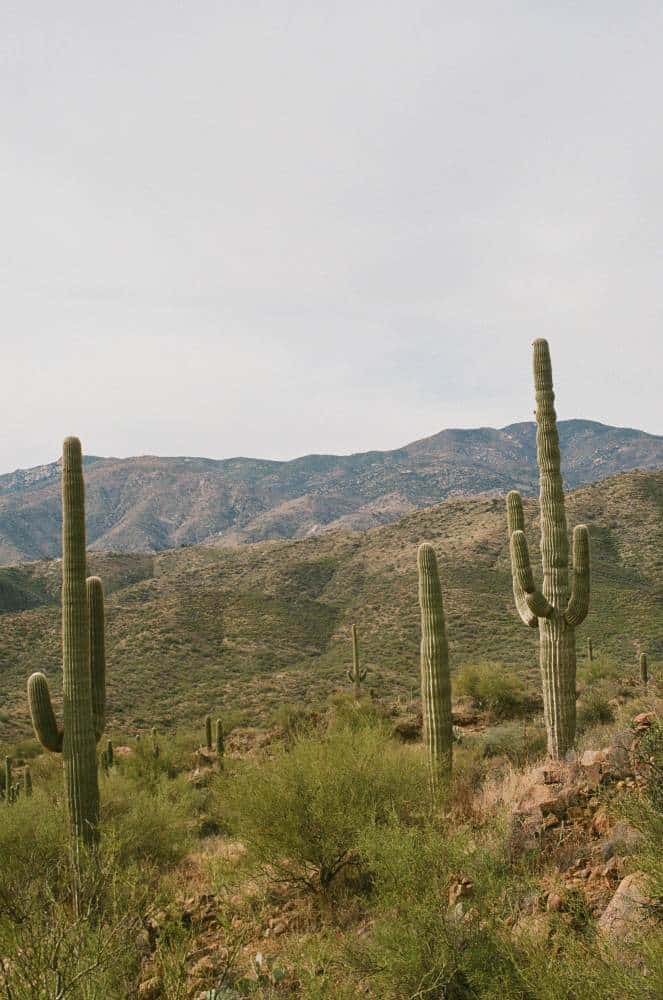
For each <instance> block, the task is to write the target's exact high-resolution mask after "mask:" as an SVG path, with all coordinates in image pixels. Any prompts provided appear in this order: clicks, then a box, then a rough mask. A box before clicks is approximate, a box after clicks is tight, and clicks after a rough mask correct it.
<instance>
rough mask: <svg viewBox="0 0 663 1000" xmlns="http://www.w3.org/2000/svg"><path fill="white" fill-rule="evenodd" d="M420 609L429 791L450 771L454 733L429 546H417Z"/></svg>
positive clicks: (436, 580) (441, 621)
mask: <svg viewBox="0 0 663 1000" xmlns="http://www.w3.org/2000/svg"><path fill="white" fill-rule="evenodd" d="M417 565H418V569H419V605H420V607H421V703H422V706H423V720H424V743H425V746H426V750H427V753H428V763H429V768H430V779H431V787H432V789H433V791H436V790H437V788H438V786H439V783H440V779H443V778H445V777H446V776H447V775H448V774H449V773H450V771H451V754H452V746H453V730H452V725H451V680H450V676H449V647H448V644H447V633H446V626H445V621H444V605H443V603H442V590H441V588H440V577H439V573H438V570H437V559H436V557H435V550H434V548H433V546H432V545H428V544H427V543H424V544H423V545H420V546H419V552H418V554H417Z"/></svg>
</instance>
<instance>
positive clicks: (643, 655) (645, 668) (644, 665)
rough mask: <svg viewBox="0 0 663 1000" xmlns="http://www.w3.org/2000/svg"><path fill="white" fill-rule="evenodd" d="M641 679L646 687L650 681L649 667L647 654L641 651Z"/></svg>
mask: <svg viewBox="0 0 663 1000" xmlns="http://www.w3.org/2000/svg"><path fill="white" fill-rule="evenodd" d="M640 680H641V681H642V684H643V685H644V687H647V684H648V683H649V668H648V666H647V654H646V653H640Z"/></svg>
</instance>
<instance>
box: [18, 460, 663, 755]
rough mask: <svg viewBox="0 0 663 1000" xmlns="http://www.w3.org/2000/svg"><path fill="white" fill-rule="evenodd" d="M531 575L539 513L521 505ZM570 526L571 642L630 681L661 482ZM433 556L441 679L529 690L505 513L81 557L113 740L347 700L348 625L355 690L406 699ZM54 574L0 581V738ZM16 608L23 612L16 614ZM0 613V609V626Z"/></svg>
mask: <svg viewBox="0 0 663 1000" xmlns="http://www.w3.org/2000/svg"><path fill="white" fill-rule="evenodd" d="M525 507H526V518H527V532H528V536H529V539H530V543H531V548H532V553H533V559H534V557H535V556H536V559H537V564H538V551H537V548H538V547H537V538H538V522H537V508H538V502H537V501H535V500H528V501H526V504H525ZM567 512H568V518H569V527H570V528H572V526H573V525H574V524H577V523H579V522H580V521H584V522H586V523H587V524H588V525H589V530H590V537H591V547H592V601H591V611H590V615H589V618H588V620H587V622H586V624H585V625H584V626H583V628H582V630H581V631H580V633H579V644H580V648H581V649H582V648H583V647H584V637H585V636H586V635H591V636H592V637H593V640H594V646H595V648H596V649H597V652H599V653H601V652H609V653H611V654H613V655H616V656H618V657H620V659H621V660H622V661H623V662H624V663H625V664H626V667H625V669H627V670H632V672H633V674H634V676H635V675H636V672H637V668H636V660H635V650H636V646H637V644H638V643H641V644H642V648H643V649H647V650H648V652H649V654H650V663H651V672H652V675H653V676H656V671H657V670H658V665H657V660H659V661H660V660H661V658H662V657H663V629H662V627H661V626H662V625H663V600H662V598H663V473H661V472H658V473H645V472H632V473H627V474H624V475H621V476H617V477H613V478H611V479H608V480H605V481H602V482H600V483H597V484H595V485H591V486H586V487H583V488H582V489H579V490H578V491H576V492H575V493H572V494H571V495H570V496H569V499H568V505H567ZM423 540H429V541H431V542H433V544H434V545H435V547H436V550H437V552H438V553H439V560H440V569H441V574H442V579H443V587H444V596H445V604H446V610H447V620H448V627H449V637H450V644H451V652H452V658H453V664H454V668H455V667H457V666H458V665H459V664H461V663H463V662H468V661H471V660H473V659H477V658H480V657H489V658H491V659H494V660H501V661H503V662H504V664H505V667H504V669H505V670H514V669H515V670H519V671H523V672H526V673H528V674H530V675H531V676H532V677H533V678H536V676H537V667H536V655H537V654H536V647H537V637H536V634H535V633H534V632H532V631H531V630H530V629H527V628H526V627H525V626H523V625H522V624H521V622H520V620H519V619H518V617H517V615H516V612H515V609H514V607H513V598H512V593H511V579H510V569H509V557H508V551H507V544H506V529H505V515H504V501H503V500H502V499H497V498H492V497H481V498H474V499H460V498H451V499H447V500H446V501H444V502H443V503H441V504H440V505H438V506H436V507H432V508H430V509H425V510H417V511H415V512H413V513H411V514H408V515H407V516H405V517H403V518H401V519H400V520H397V521H394V522H393V523H391V524H387V525H383V526H381V527H378V528H374V529H372V530H370V531H367V532H365V533H361V534H358V533H352V532H348V531H335V532H327V533H324V534H321V535H316V536H313V537H311V538H308V539H304V540H301V541H271V542H266V543H263V544H260V545H252V546H242V547H238V548H234V549H230V548H215V547H211V546H195V547H191V548H186V549H177V550H172V551H167V552H163V553H160V554H157V555H108V554H103V553H99V554H96V555H94V556H93V557H92V558H91V560H90V564H91V567H90V568H91V570H93V571H94V572H99V573H100V574H101V576H102V577H103V578H104V581H105V585H106V590H107V593H108V595H109V596H108V601H107V605H108V653H109V657H108V658H109V668H108V683H109V712H110V717H111V728H112V726H118V727H122V728H125V727H127V726H134V725H135V726H137V727H149V726H152V725H158V726H160V727H162V726H163V727H165V726H168V725H171V724H172V723H173V722H178V721H179V722H182V721H187V722H190V721H192V720H201V719H202V718H203V716H204V715H205V714H206V713H207V712H208V711H210V710H211V711H214V712H216V711H217V710H222V711H224V712H227V711H230V712H235V711H236V710H238V709H241V710H242V711H243V712H245V713H246V716H247V719H252V720H257V719H260V718H264V717H265V715H266V714H267V713H269V711H271V710H273V709H274V708H275V707H276V706H277V705H282V704H283V703H284V702H287V701H291V700H298V699H301V700H306V701H309V702H310V701H312V700H315V698H316V697H318V696H321V695H323V694H325V693H328V692H329V691H330V690H333V689H334V688H335V687H338V686H341V687H343V686H345V683H346V679H345V668H346V667H347V665H348V657H349V651H350V647H349V628H350V624H351V623H352V622H353V621H356V622H358V624H359V632H360V644H361V651H362V657H363V661H364V663H365V664H366V665H367V666H368V667H369V680H368V681H367V684H368V685H370V686H372V687H374V688H375V689H376V690H377V691H378V692H381V693H385V692H401V693H403V692H409V691H410V689H411V688H412V687H415V688H416V687H417V685H418V645H419V612H418V607H417V585H416V549H417V546H418V544H419V543H420V542H421V541H423ZM60 571H61V567H60V563H59V562H58V561H49V562H39V563H29V564H25V565H23V566H20V567H14V568H11V569H2V570H0V739H2V738H3V737H9V736H15V735H18V734H20V733H25V732H27V731H28V728H29V723H28V715H27V706H26V704H25V681H26V678H27V676H28V675H29V673H30V672H31V671H32V670H34V669H43V670H45V671H46V672H47V673H48V675H49V676H50V677H51V678H52V680H53V684H54V687H55V688H56V689H58V688H59V684H60V675H61V670H60V656H61V653H60V631H59V629H60V625H59V620H60V612H59V587H60ZM21 609H23V610H21ZM3 612H4V613H3Z"/></svg>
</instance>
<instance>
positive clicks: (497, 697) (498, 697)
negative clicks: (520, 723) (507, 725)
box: [454, 661, 534, 719]
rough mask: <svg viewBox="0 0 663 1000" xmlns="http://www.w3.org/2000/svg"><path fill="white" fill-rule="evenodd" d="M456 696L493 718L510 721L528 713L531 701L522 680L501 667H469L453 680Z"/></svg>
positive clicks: (500, 665) (485, 664)
mask: <svg viewBox="0 0 663 1000" xmlns="http://www.w3.org/2000/svg"><path fill="white" fill-rule="evenodd" d="M454 691H455V693H456V694H459V695H464V696H465V697H468V698H471V699H472V702H473V704H474V707H475V708H478V709H480V710H482V711H488V712H490V713H491V714H492V715H493V716H495V718H498V719H509V718H513V717H514V716H518V715H523V714H525V713H526V712H531V710H532V707H533V702H534V699H533V698H532V697H531V696H529V697H528V694H527V692H526V691H524V690H523V680H522V678H520V677H518V676H516V675H515V674H513V673H512V672H511V671H510V670H509V668H508V667H506V666H505V665H504V664H503V663H490V662H485V661H484V662H481V663H472V664H467V665H466V666H464V667H461V669H460V670H459V671H458V673H457V674H456V676H455V678H454Z"/></svg>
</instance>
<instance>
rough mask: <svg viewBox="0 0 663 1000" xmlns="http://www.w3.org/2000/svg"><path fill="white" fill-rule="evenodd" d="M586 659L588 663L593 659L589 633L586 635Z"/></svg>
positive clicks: (592, 646)
mask: <svg viewBox="0 0 663 1000" xmlns="http://www.w3.org/2000/svg"><path fill="white" fill-rule="evenodd" d="M587 659H588V660H589V662H590V663H591V662H592V660H593V659H594V645H593V643H592V637H591V635H588V636H587Z"/></svg>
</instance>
